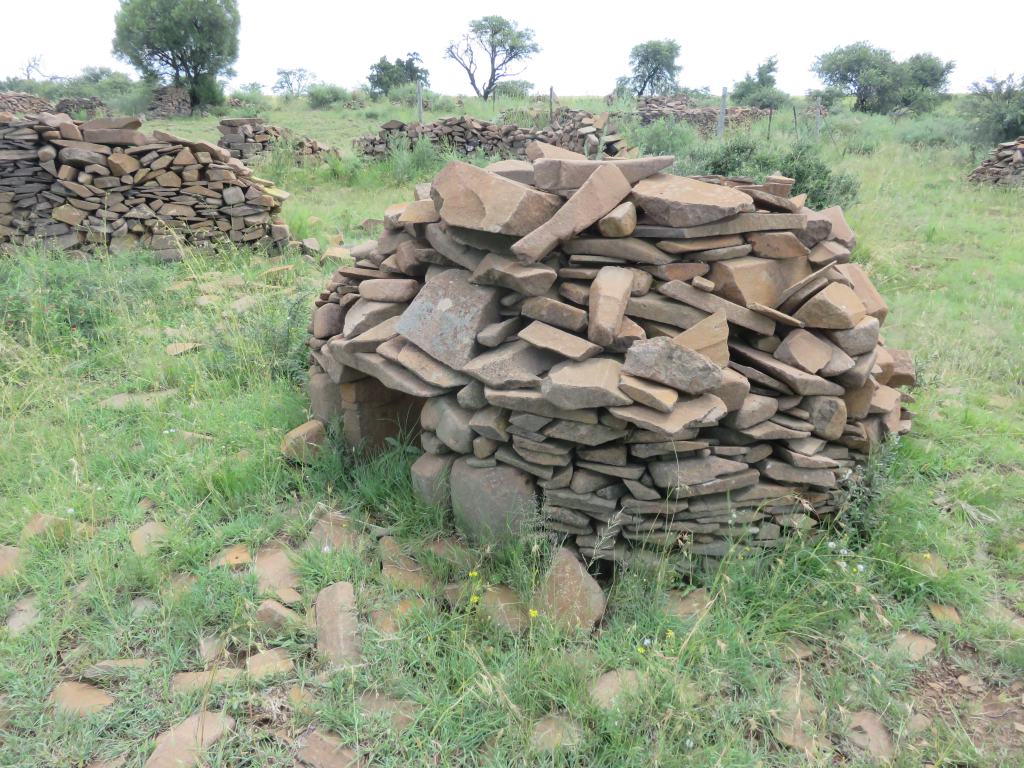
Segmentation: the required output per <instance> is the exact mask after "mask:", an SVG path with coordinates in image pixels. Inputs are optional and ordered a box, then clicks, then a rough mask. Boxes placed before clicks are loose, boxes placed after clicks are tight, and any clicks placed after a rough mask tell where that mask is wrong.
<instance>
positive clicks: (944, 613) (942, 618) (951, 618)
mask: <svg viewBox="0 0 1024 768" xmlns="http://www.w3.org/2000/svg"><path fill="white" fill-rule="evenodd" d="M928 612H929V613H930V614H931V615H932V618H933V619H935V620H936V621H937V622H939V623H942V622H948V623H950V624H959V623H960V621H961V620H960V612H959V611H958V610H957V609H956V608H955V607H954V606H952V605H943V604H942V603H928Z"/></svg>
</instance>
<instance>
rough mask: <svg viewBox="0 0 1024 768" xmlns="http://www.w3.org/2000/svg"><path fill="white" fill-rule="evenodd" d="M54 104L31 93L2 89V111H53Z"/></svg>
mask: <svg viewBox="0 0 1024 768" xmlns="http://www.w3.org/2000/svg"><path fill="white" fill-rule="evenodd" d="M52 111H53V105H52V104H51V103H50V102H48V101H47V100H46V99H41V98H39V97H38V96H36V95H34V94H31V93H21V92H20V91H0V112H13V113H14V114H17V115H23V114H26V113H30V112H52Z"/></svg>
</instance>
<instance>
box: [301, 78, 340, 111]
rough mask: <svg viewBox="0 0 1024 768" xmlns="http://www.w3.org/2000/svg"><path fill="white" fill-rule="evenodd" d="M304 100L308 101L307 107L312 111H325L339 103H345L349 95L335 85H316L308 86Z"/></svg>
mask: <svg viewBox="0 0 1024 768" xmlns="http://www.w3.org/2000/svg"><path fill="white" fill-rule="evenodd" d="M306 98H308V99H309V106H310V107H311V108H312V109H327V108H328V107H330V106H331V105H332V104H337V103H338V102H339V101H346V100H347V99H348V98H349V93H348V91H346V90H345V89H344V88H342V87H340V86H337V85H328V84H326V83H317V84H316V85H311V86H309V90H308V91H307V92H306Z"/></svg>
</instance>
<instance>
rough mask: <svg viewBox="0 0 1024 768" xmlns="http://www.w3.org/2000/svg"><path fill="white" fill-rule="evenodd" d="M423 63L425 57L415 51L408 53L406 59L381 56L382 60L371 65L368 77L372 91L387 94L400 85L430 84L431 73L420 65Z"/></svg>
mask: <svg viewBox="0 0 1024 768" xmlns="http://www.w3.org/2000/svg"><path fill="white" fill-rule="evenodd" d="M422 63H423V59H421V58H420V55H419V54H418V53H416V52H415V51H414V52H413V53H407V54H406V55H405V58H404V59H397V58H396V59H395V60H394V61H388V59H387V57H386V56H381V57H380V61H378V62H377V63H376V64H373V65H371V66H370V74H369V75H368V76H367V78H366V82H367V83H368V84H369V86H370V93H373V94H382V95H384V96H387V95H388V94H389V93H390V92H391V89H392V88H394V87H395V86H398V85H405V84H406V83H422V84H423V86H424V87H426V86H427V85H430V73H429V72H428V71H427V70H426V68H424V67H421V66H420V64H422Z"/></svg>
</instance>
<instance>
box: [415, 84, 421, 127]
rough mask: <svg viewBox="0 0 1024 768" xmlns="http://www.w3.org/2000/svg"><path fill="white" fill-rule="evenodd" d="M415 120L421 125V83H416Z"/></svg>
mask: <svg viewBox="0 0 1024 768" xmlns="http://www.w3.org/2000/svg"><path fill="white" fill-rule="evenodd" d="M416 119H417V120H418V121H419V124H420V125H423V83H422V82H421V81H420V80H417V81H416Z"/></svg>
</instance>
